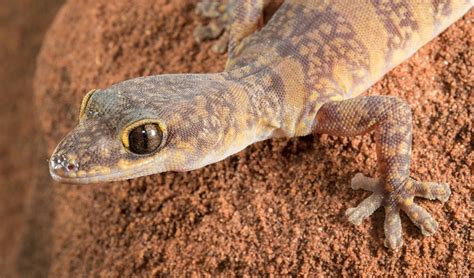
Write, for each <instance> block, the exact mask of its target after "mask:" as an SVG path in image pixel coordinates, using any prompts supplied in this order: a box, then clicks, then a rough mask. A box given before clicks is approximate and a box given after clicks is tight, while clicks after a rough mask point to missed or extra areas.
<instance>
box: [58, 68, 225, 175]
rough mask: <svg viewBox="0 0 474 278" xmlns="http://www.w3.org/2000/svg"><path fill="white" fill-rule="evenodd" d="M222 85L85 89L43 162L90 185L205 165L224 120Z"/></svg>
mask: <svg viewBox="0 0 474 278" xmlns="http://www.w3.org/2000/svg"><path fill="white" fill-rule="evenodd" d="M224 83H225V82H224V80H223V79H222V78H221V77H219V75H217V74H206V75H198V74H186V75H184V74H183V75H159V76H152V77H141V78H136V79H132V80H128V81H124V82H121V83H118V84H115V85H113V86H111V87H109V88H107V89H105V90H93V91H91V92H89V93H88V94H87V95H86V96H85V97H84V99H83V101H82V105H81V110H80V113H79V124H78V125H77V126H76V127H75V128H74V129H73V130H72V131H71V132H70V133H69V134H68V135H67V136H66V137H65V138H64V139H63V140H62V141H61V142H60V143H59V144H58V146H57V147H56V149H55V151H54V153H53V155H52V157H51V159H50V163H49V166H50V173H51V176H52V177H53V178H54V179H55V180H57V181H60V182H66V183H96V182H106V181H115V180H124V179H130V178H135V177H139V176H145V175H150V174H155V173H160V172H165V171H187V170H192V169H196V168H199V167H202V166H204V165H206V164H209V163H210V162H206V161H209V156H212V155H211V153H212V152H213V151H214V150H215V147H216V146H217V145H218V143H219V141H220V136H219V134H220V132H221V130H222V128H221V125H222V123H223V121H224V120H225V117H222V116H221V114H222V113H220V111H221V110H222V107H223V105H222V103H221V101H222V95H221V94H222V93H223V92H222V91H223V90H225V86H224Z"/></svg>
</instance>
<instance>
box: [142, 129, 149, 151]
mask: <svg viewBox="0 0 474 278" xmlns="http://www.w3.org/2000/svg"><path fill="white" fill-rule="evenodd" d="M141 129H142V132H141V133H142V140H143V141H142V142H143V149H144V150H146V149H147V148H148V136H147V133H146V129H145V126H141Z"/></svg>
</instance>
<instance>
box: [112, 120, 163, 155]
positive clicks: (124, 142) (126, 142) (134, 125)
mask: <svg viewBox="0 0 474 278" xmlns="http://www.w3.org/2000/svg"><path fill="white" fill-rule="evenodd" d="M146 124H156V125H158V128H159V129H160V131H161V144H160V147H161V146H163V144H164V142H165V139H166V127H165V125H163V124H162V123H161V122H160V121H159V120H156V119H142V120H138V121H136V122H133V123H132V124H129V125H128V126H127V127H125V128H124V129H123V130H122V133H121V135H120V140H121V141H122V145H123V146H124V147H125V148H126V149H127V150H130V142H129V139H128V136H129V134H130V132H131V131H132V130H133V129H134V128H137V127H139V126H141V125H146ZM160 147H159V148H160Z"/></svg>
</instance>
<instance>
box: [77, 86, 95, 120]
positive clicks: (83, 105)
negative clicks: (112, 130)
mask: <svg viewBox="0 0 474 278" xmlns="http://www.w3.org/2000/svg"><path fill="white" fill-rule="evenodd" d="M95 91H97V89H92V90H90V91H89V92H88V93H87V94H86V95H85V96H84V98H83V99H82V102H81V109H80V110H79V120H81V119H82V118H83V117H84V114H85V113H86V108H87V104H88V103H89V100H90V98H91V96H92V94H94V92H95Z"/></svg>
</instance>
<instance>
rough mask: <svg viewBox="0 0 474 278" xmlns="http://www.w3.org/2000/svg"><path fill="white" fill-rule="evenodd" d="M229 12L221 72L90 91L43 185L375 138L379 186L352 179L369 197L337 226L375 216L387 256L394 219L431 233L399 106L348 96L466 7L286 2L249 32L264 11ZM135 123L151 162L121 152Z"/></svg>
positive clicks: (437, 195) (251, 1)
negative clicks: (255, 150)
mask: <svg viewBox="0 0 474 278" xmlns="http://www.w3.org/2000/svg"><path fill="white" fill-rule="evenodd" d="M207 2H209V1H207ZM232 2H233V3H234V9H235V10H234V16H233V17H232V22H233V23H232V24H231V25H230V28H231V31H230V34H231V38H230V45H229V60H228V62H227V65H226V69H225V71H223V72H221V73H216V74H174V75H159V76H149V77H139V78H135V79H132V80H128V81H124V82H120V83H118V84H115V85H113V86H111V87H109V88H106V89H98V90H94V91H93V92H92V93H90V94H89V95H88V96H87V97H86V99H85V100H84V102H83V105H82V107H81V112H80V122H79V124H78V126H77V127H76V128H75V129H74V130H72V131H71V132H70V134H68V135H67V136H66V137H65V138H64V139H63V140H62V141H61V142H60V143H59V144H58V146H57V148H56V150H55V151H54V154H53V155H52V158H51V160H50V172H51V175H52V176H53V177H54V178H55V179H56V180H58V181H62V182H71V183H92V182H104V181H112V180H122V179H130V178H134V177H139V176H144V175H149V174H155V173H160V172H164V171H187V170H192V169H197V168H200V167H203V166H205V165H208V164H210V163H214V162H217V161H219V160H221V159H224V158H226V157H227V156H229V155H231V154H233V153H236V152H238V151H240V150H242V149H243V148H245V147H246V146H248V145H250V144H252V143H254V142H257V141H260V140H265V139H268V138H273V137H278V136H286V137H293V136H301V135H306V134H310V133H312V132H316V133H329V134H335V135H344V136H352V135H357V134H362V133H365V132H369V131H371V130H375V132H376V135H377V136H376V137H377V154H378V174H379V177H378V178H377V179H374V178H367V177H364V176H361V175H356V177H355V178H354V180H353V183H352V186H353V188H363V189H366V190H370V191H373V192H374V193H373V194H372V195H371V196H370V197H369V198H367V199H366V200H365V201H363V202H362V203H361V204H360V205H359V206H358V207H356V208H352V209H349V210H348V212H347V214H348V216H349V220H350V221H351V222H353V223H360V222H361V221H362V219H364V218H365V217H368V216H369V215H370V214H372V212H373V211H374V210H375V209H377V208H378V207H379V206H384V207H385V213H386V220H385V231H386V237H387V240H386V244H387V245H388V246H389V247H391V248H398V247H400V246H401V244H402V241H401V225H400V217H399V211H400V210H402V211H404V212H405V213H407V215H408V216H409V217H410V218H411V219H412V221H413V222H414V223H415V224H416V225H418V226H419V227H420V228H421V229H422V232H423V234H425V235H430V234H432V233H433V232H434V231H435V230H436V222H435V221H434V220H433V219H432V218H431V216H430V215H429V214H428V213H427V212H426V211H425V210H423V209H422V208H421V207H419V206H417V205H415V204H414V202H413V197H416V196H418V197H425V198H430V199H439V200H441V201H446V200H447V198H448V197H449V193H450V192H449V186H447V185H445V184H438V183H423V182H418V181H415V180H413V179H411V178H410V176H409V165H410V150H411V134H412V130H411V129H412V127H411V112H410V109H409V107H408V105H406V104H405V103H404V102H402V101H400V100H398V99H396V98H391V97H362V98H354V97H356V96H358V95H360V94H361V93H362V92H364V91H365V90H366V89H367V88H368V87H369V86H370V85H372V84H373V83H374V82H376V81H377V80H378V79H379V78H380V77H381V76H383V75H384V74H385V73H386V72H387V71H389V70H390V69H391V68H392V67H394V66H396V65H397V64H399V63H400V62H402V61H403V60H404V59H406V58H408V57H409V56H410V55H412V54H413V53H414V51H416V50H417V49H418V48H420V47H421V46H422V45H423V44H424V43H426V42H427V41H429V40H430V39H432V38H433V37H434V36H436V35H437V34H438V33H439V32H441V31H442V30H443V29H445V28H446V27H447V26H449V25H450V24H451V23H453V22H454V21H455V20H456V19H457V18H459V17H460V16H462V15H463V14H464V13H465V12H467V11H468V10H469V9H470V8H471V7H472V3H471V2H470V1H469V0H452V1H448V0H433V1H428V0H426V1H408V0H390V1H389V0H380V1H379V0H363V1H353V0H338V1H327V0H320V1H309V0H287V1H285V3H284V4H283V5H282V6H281V7H280V8H279V9H278V11H277V12H276V13H275V14H274V15H273V17H272V18H271V20H270V21H269V22H268V23H267V24H266V26H265V27H263V28H262V29H261V30H259V31H257V30H258V29H259V26H258V24H259V22H261V20H260V17H261V14H262V10H263V6H264V3H265V2H266V1H264V0H242V1H232ZM216 7H217V6H216ZM219 7H220V6H219ZM219 9H220V8H219ZM219 9H218V10H219ZM137 122H153V123H156V124H157V125H158V126H159V127H160V129H161V131H162V133H163V134H162V136H163V138H162V144H161V145H160V146H159V147H158V148H157V150H156V151H155V152H153V153H151V154H143V155H138V154H134V153H132V152H130V151H129V150H128V149H127V147H126V146H125V145H126V144H125V145H124V144H123V143H122V142H123V140H122V139H123V138H126V137H127V134H124V133H126V132H127V131H128V130H129V129H130V126H131V125H133V124H134V123H137Z"/></svg>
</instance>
